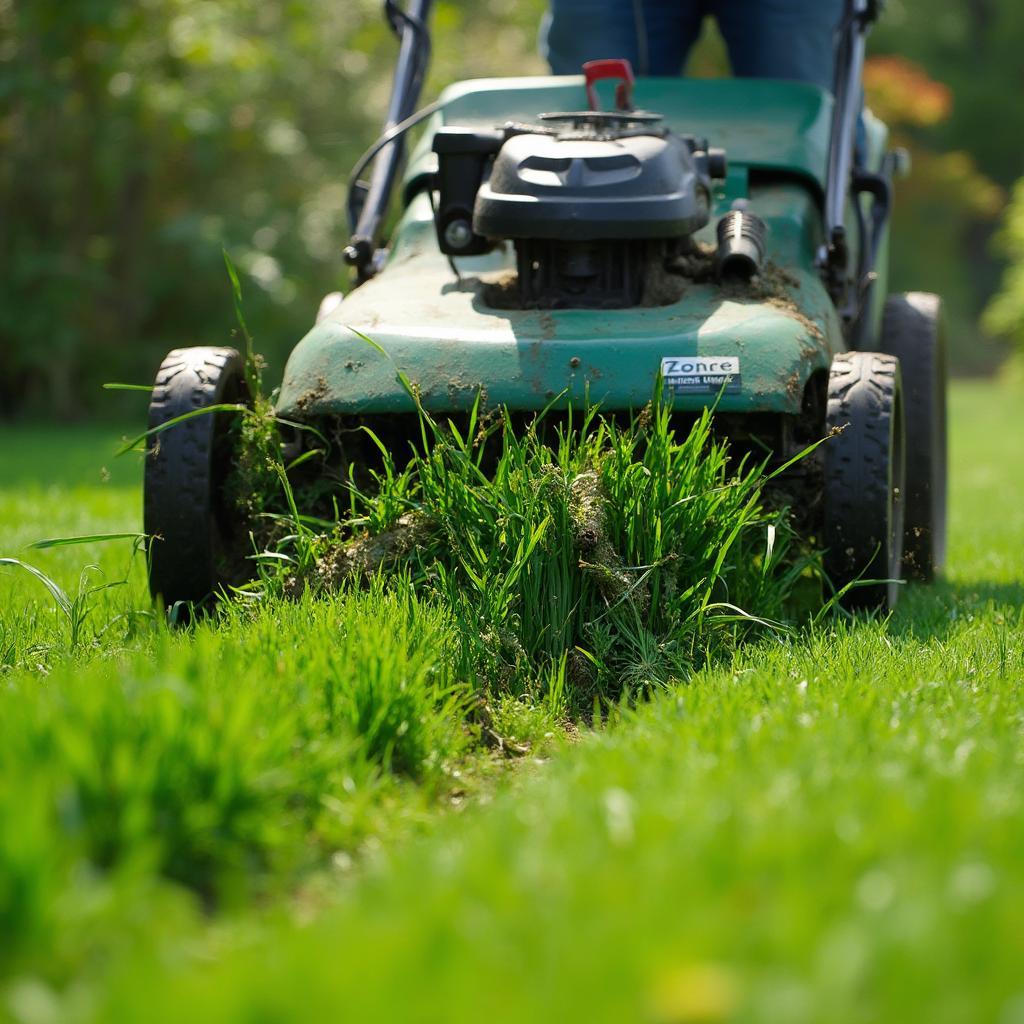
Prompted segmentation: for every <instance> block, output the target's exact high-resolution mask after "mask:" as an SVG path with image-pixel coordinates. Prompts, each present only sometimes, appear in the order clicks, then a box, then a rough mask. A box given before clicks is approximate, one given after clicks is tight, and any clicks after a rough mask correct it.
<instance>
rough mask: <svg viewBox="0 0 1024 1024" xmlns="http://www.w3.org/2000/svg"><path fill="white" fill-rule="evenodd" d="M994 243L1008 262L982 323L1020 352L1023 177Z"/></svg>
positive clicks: (1023, 334) (1023, 332) (1023, 339)
mask: <svg viewBox="0 0 1024 1024" xmlns="http://www.w3.org/2000/svg"><path fill="white" fill-rule="evenodd" d="M996 245H997V248H998V251H1000V252H1001V253H1002V254H1003V255H1004V256H1005V257H1006V258H1007V259H1008V260H1009V261H1010V265H1009V267H1008V268H1007V270H1006V273H1005V274H1004V275H1003V282H1002V287H1001V288H1000V290H999V292H998V293H997V294H996V296H995V297H994V298H993V299H992V301H991V303H989V306H988V308H987V309H986V310H985V326H986V327H987V328H988V329H989V330H990V331H992V332H993V333H994V334H1004V335H1006V336H1007V337H1009V338H1011V339H1012V340H1013V341H1014V342H1015V343H1016V344H1017V347H1018V349H1019V351H1020V352H1021V353H1024V178H1021V179H1020V181H1018V182H1017V187H1016V188H1015V189H1014V191H1013V199H1012V201H1011V203H1010V205H1009V206H1008V207H1007V209H1006V220H1005V222H1004V225H1003V228H1002V230H1001V231H1000V232H999V234H998V235H997V236H996Z"/></svg>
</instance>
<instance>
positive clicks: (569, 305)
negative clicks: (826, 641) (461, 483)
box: [146, 0, 945, 607]
mask: <svg viewBox="0 0 1024 1024" xmlns="http://www.w3.org/2000/svg"><path fill="white" fill-rule="evenodd" d="M878 7H879V5H878V4H877V3H876V2H873V0H846V10H845V17H844V19H843V22H842V29H841V31H840V33H839V34H838V44H837V75H836V89H835V95H834V96H833V94H831V93H828V92H826V91H824V90H822V89H820V88H818V87H816V86H812V85H807V84H801V83H793V82H779V81H754V80H715V81H695V80H684V79H664V78H660V79H659V78H648V79H640V80H639V81H634V80H633V76H632V72H631V69H630V68H629V66H628V64H626V62H624V61H613V60H607V61H595V62H591V63H590V64H588V65H586V66H585V68H584V72H585V74H584V75H582V76H569V77H558V78H550V77H548V78H509V79H486V80H481V81H473V82H463V83H458V84H456V85H453V86H451V87H450V88H448V89H447V90H445V92H444V93H443V94H442V96H441V97H440V99H439V100H438V101H436V102H435V103H434V104H431V105H430V106H429V107H427V108H425V109H424V110H423V111H420V112H418V113H414V112H413V111H414V108H415V104H416V101H417V98H418V92H419V86H420V83H421V82H422V79H423V74H424V71H425V66H426V65H425V62H426V53H427V50H426V34H425V26H426V24H427V20H428V15H429V9H430V0H410V3H409V7H408V11H407V12H402V11H401V10H400V9H399V8H398V7H397V5H396V4H394V3H390V4H389V5H388V10H389V12H390V16H391V23H392V25H393V26H394V27H395V30H396V33H397V34H398V35H399V37H400V39H401V50H400V55H399V62H398V67H397V71H396V77H395V85H394V89H393V93H392V100H391V105H390V108H389V111H388V119H387V124H386V127H385V132H384V134H383V135H382V136H381V138H380V139H379V140H378V142H377V143H376V144H375V146H374V147H372V148H371V150H370V151H368V153H367V155H366V156H365V157H364V159H363V160H361V161H360V163H359V165H358V166H357V168H356V171H355V172H354V174H353V182H354V184H353V185H352V186H351V189H350V201H349V215H350V219H351V222H352V227H353V234H352V239H351V242H350V244H349V246H348V248H347V249H346V250H345V258H346V262H348V263H349V264H350V265H351V266H352V267H353V268H354V269H355V272H356V281H355V284H356V285H357V287H354V288H353V289H352V290H351V291H350V292H349V294H348V295H347V296H345V297H344V298H341V297H340V296H336V297H335V298H333V299H331V301H325V304H324V306H323V307H322V308H321V314H320V315H319V317H318V322H317V323H316V324H315V326H314V327H313V328H312V329H311V330H310V332H309V333H308V334H307V335H306V336H305V337H304V338H303V339H302V340H301V341H300V342H299V343H298V345H297V346H296V348H295V349H294V351H293V353H292V355H291V357H290V359H289V360H288V363H287V366H286V368H285V373H284V381H283V385H282V387H281V390H280V393H279V396H278V398H277V401H276V407H275V408H276V412H277V413H278V415H279V416H280V417H281V418H282V419H284V420H292V421H296V420H297V421H303V422H308V423H313V424H321V425H324V424H333V425H334V426H335V427H338V428H340V430H341V433H343V434H346V436H348V437H355V436H357V435H358V436H363V435H359V432H358V431H357V430H355V431H354V430H353V428H358V427H359V426H360V425H370V426H372V427H373V428H374V430H375V432H376V433H377V434H378V436H380V437H383V438H388V439H389V440H390V441H392V442H393V443H394V444H395V445H397V446H398V447H401V446H402V443H403V438H406V437H407V436H408V435H409V434H411V433H412V431H411V430H409V429H408V427H407V426H403V424H406V425H408V424H413V423H414V422H415V416H414V415H411V414H415V412H416V409H417V403H419V404H420V405H422V407H423V408H425V409H426V410H428V411H430V412H431V413H452V414H458V413H462V412H465V411H466V410H468V409H469V408H471V407H472V406H473V404H474V402H476V401H477V400H478V398H480V397H482V398H483V400H484V403H485V404H486V406H487V407H489V408H497V407H506V408H508V409H510V410H512V411H514V412H519V413H524V414H530V413H532V412H535V411H537V410H541V409H544V408H552V409H555V410H558V409H562V408H566V407H570V406H571V407H573V408H579V407H581V406H583V405H586V404H593V403H599V404H600V407H601V409H602V410H603V411H605V412H608V413H612V414H614V413H619V412H628V411H630V410H638V409H640V408H642V407H643V406H644V405H645V404H646V403H647V402H648V401H650V399H651V397H652V395H653V394H655V391H656V388H658V387H659V386H660V387H663V388H665V390H666V392H667V393H668V394H669V395H670V396H671V398H672V402H673V410H674V411H675V412H676V413H679V414H681V415H684V416H685V415H692V414H693V413H695V412H698V411H700V410H701V409H704V408H706V407H708V406H709V405H711V404H715V407H716V415H717V420H718V423H719V425H720V428H721V429H723V430H725V432H726V433H728V434H729V436H730V437H732V438H734V439H735V440H737V441H738V442H742V443H749V442H751V441H753V442H754V444H755V445H756V446H757V448H758V450H760V451H764V450H768V451H770V452H772V453H773V458H774V459H775V461H776V463H777V464H781V463H783V462H785V461H787V460H789V459H790V458H791V457H792V455H793V454H795V453H796V452H797V451H799V449H800V448H801V447H802V446H803V445H806V444H807V443H808V442H809V441H812V440H814V439H816V438H819V437H822V436H824V435H826V434H828V433H831V434H833V435H835V436H833V437H830V439H829V441H828V442H827V444H826V445H824V446H823V451H822V452H819V453H818V455H817V456H815V458H813V459H810V460H805V462H804V463H803V464H802V465H801V466H800V467H797V469H795V470H794V472H795V473H803V475H804V476H803V484H802V485H801V487H798V488H797V489H796V490H797V493H801V494H802V495H803V497H802V498H801V501H802V503H803V504H804V505H805V506H806V507H805V508H801V509H799V510H798V511H799V512H800V513H801V514H802V521H803V522H804V523H805V524H807V526H808V529H809V530H810V532H811V534H812V536H813V537H814V538H816V539H817V540H818V541H819V542H820V543H821V544H822V546H823V547H824V548H825V566H826V569H827V571H828V573H829V575H830V576H831V578H832V580H833V582H834V583H835V585H836V586H837V588H846V587H848V586H850V585H851V584H854V583H856V582H857V581H863V580H869V581H870V580H873V581H874V582H869V583H867V584H866V585H862V586H857V587H854V588H852V589H849V590H848V591H844V596H843V601H844V603H845V604H846V605H847V606H849V607H863V606H868V607H878V606H891V605H892V604H893V602H894V601H895V598H896V594H897V593H898V589H897V588H898V584H899V581H900V577H901V576H904V577H908V578H914V577H916V578H921V579H928V578H930V577H931V576H932V575H933V573H934V572H935V571H936V570H937V569H938V568H939V566H940V565H941V560H942V554H943V549H944V534H945V376H944V374H945V363H944V356H943V347H942V338H941V334H940V332H939V326H938V302H937V300H935V299H934V297H929V296H924V295H910V296H892V297H889V298H888V299H884V297H885V294H886V276H887V245H888V214H889V209H890V203H891V179H892V177H893V174H894V173H895V172H896V171H897V170H898V169H899V165H900V159H899V157H898V155H897V154H894V153H889V152H887V151H886V141H887V133H886V129H885V127H884V125H882V124H881V123H880V122H879V121H877V119H875V118H873V117H872V116H871V115H870V113H868V112H864V113H863V114H862V113H861V109H860V103H861V77H862V66H863V57H864V39H865V36H866V34H867V32H868V30H869V28H870V25H871V23H872V21H873V20H874V18H875V17H876V16H877V14H878ZM604 78H614V79H617V80H618V87H617V89H616V90H615V106H614V108H613V109H611V110H602V109H600V104H599V99H598V92H599V89H600V88H602V86H601V85H600V80H601V79H604ZM559 111H561V112H564V113H551V112H559ZM421 123H425V131H424V132H423V135H422V138H421V140H420V143H419V145H418V147H417V148H416V150H415V151H414V152H413V154H412V156H411V158H410V159H409V161H408V166H407V167H406V168H405V172H404V179H403V180H401V182H400V175H401V171H402V168H403V166H404V164H405V159H404V157H405V149H404V138H405V133H406V132H407V131H408V129H410V128H411V127H413V126H415V125H417V124H421ZM722 150H724V153H723V152H722ZM371 163H372V174H371V176H370V180H369V182H368V184H366V185H364V184H362V183H360V182H359V181H358V177H359V174H360V173H361V172H362V171H363V170H365V169H366V167H368V166H369V165H370V164H371ZM399 185H400V186H401V187H400V194H401V207H402V208H401V210H400V213H399V216H398V220H397V225H396V227H395V228H394V230H393V232H392V234H391V237H390V239H388V240H386V241H384V240H383V225H384V223H385V219H386V214H387V211H388V206H389V198H390V196H391V194H392V192H394V191H396V190H397V189H398V188H399ZM737 269H738V270H739V273H736V272H735V271H736V270H737ZM329 298H330V297H329ZM883 300H884V302H883ZM189 353H191V355H189ZM239 374H240V371H239V366H238V361H237V355H236V354H233V353H232V352H231V350H209V349H191V350H180V351H176V352H175V353H172V355H171V356H170V357H168V360H167V361H166V362H165V365H164V367H163V368H162V369H161V374H160V376H159V377H158V384H157V389H156V392H155V394H154V401H153V406H152V407H151V420H150V422H151V425H152V426H159V425H160V424H162V423H166V422H168V421H169V419H170V418H172V417H173V416H175V415H178V414H180V413H181V412H185V411H189V410H192V409H195V408H198V407H201V406H203V405H212V404H214V403H215V402H216V401H219V400H220V396H222V395H223V394H228V393H238V392H239V391H244V387H243V385H242V383H241V382H240V379H239ZM410 391H411V392H412V393H410ZM204 420H205V421H208V422H203V421H204ZM218 424H221V426H218ZM222 424H223V419H222V417H220V416H210V417H200V418H197V419H191V420H188V421H187V422H183V423H181V424H180V425H178V426H176V427H175V428H174V429H173V430H170V431H167V432H165V433H164V434H162V435H161V441H160V443H159V444H158V445H157V444H154V445H153V446H152V447H151V451H150V457H149V459H147V478H146V528H147V532H150V533H152V534H153V535H154V536H155V538H156V539H155V540H154V545H153V565H152V569H151V574H150V580H151V588H152V590H153V593H154V595H159V596H162V597H163V598H164V600H165V601H167V602H170V601H172V600H189V601H194V600H200V599H203V598H204V597H205V596H206V595H207V594H209V593H210V592H211V591H212V590H214V589H215V588H216V586H217V585H218V583H222V582H223V581H224V575H223V573H222V572H221V571H220V569H219V568H218V566H219V562H218V558H219V557H220V556H221V555H222V554H223V551H224V550H225V548H226V547H227V546H228V540H227V538H229V537H230V535H231V533H232V529H233V528H234V529H236V531H237V526H238V524H236V523H233V522H232V521H231V516H232V513H231V510H230V508H227V507H225V505H224V502H223V498H222V497H219V495H220V494H221V492H222V490H223V488H222V487H221V484H222V482H223V473H224V459H225V455H224V441H223V426H222ZM403 431H406V433H403ZM303 440H304V436H303V435H301V434H300V435H299V437H298V438H297V439H296V443H297V444H298V445H300V446H301V444H302V443H303ZM343 454H344V455H345V457H346V458H350V455H351V453H348V452H346V453H343ZM357 458H358V453H357ZM227 459H228V462H230V455H229V456H227ZM801 488H802V489H801Z"/></svg>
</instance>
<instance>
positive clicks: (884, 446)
mask: <svg viewBox="0 0 1024 1024" xmlns="http://www.w3.org/2000/svg"><path fill="white" fill-rule="evenodd" d="M826 423H827V426H828V429H829V432H830V434H831V435H832V436H830V437H829V439H828V440H827V441H826V442H825V446H824V447H825V493H824V505H825V523H824V542H825V572H826V574H827V575H828V578H829V580H830V581H831V583H832V585H833V586H834V587H835V588H836V590H837V592H841V593H842V597H841V598H840V603H841V604H842V605H843V607H845V608H847V609H848V610H851V611H852V610H857V609H878V608H881V609H886V608H892V607H893V606H894V605H895V604H896V599H897V596H898V594H899V580H900V579H901V570H902V561H903V531H904V479H905V468H904V429H903V395H902V382H901V379H900V365H899V360H898V359H896V358H894V357H893V356H890V355H882V354H880V353H876V352H844V353H841V354H840V355H837V356H836V357H835V359H833V361H832V368H831V372H830V373H829V381H828V411H827V417H826ZM861 580H863V581H864V582H859V581H861ZM847 587H848V588H849V589H844V588H847Z"/></svg>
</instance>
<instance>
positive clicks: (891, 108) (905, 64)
mask: <svg viewBox="0 0 1024 1024" xmlns="http://www.w3.org/2000/svg"><path fill="white" fill-rule="evenodd" d="M864 91H865V93H866V94H867V102H868V106H869V107H870V108H871V110H872V111H873V112H874V113H875V114H877V115H878V116H879V117H880V118H881V119H882V120H883V121H885V122H887V123H888V124H889V125H897V124H907V125H910V124H913V125H933V124H938V123H939V122H940V121H944V120H945V119H946V118H947V117H949V115H950V112H951V111H952V109H953V94H952V93H951V92H950V91H949V88H948V87H947V86H945V85H943V84H942V82H936V81H935V79H934V78H930V77H929V76H928V73H927V72H926V71H925V70H924V69H923V68H922V67H921V66H920V65H919V64H915V63H914V62H913V61H910V60H906V59H905V58H904V57H894V56H885V57H872V58H871V59H870V60H868V61H867V62H866V64H865V65H864Z"/></svg>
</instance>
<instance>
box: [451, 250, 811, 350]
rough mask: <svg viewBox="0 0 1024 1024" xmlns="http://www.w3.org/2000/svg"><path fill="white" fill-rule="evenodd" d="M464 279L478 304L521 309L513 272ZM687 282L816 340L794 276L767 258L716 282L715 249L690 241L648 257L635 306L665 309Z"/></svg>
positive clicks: (684, 291) (679, 293)
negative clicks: (768, 311) (668, 253)
mask: <svg viewBox="0 0 1024 1024" xmlns="http://www.w3.org/2000/svg"><path fill="white" fill-rule="evenodd" d="M464 280H465V281H466V282H467V283H469V284H471V285H472V286H473V287H474V288H475V289H476V290H478V292H479V294H480V298H481V299H482V301H483V303H484V304H485V305H487V306H489V307H490V308H492V309H507V310H521V309H522V308H523V305H522V298H521V296H520V294H519V276H518V274H517V273H516V271H515V270H498V271H493V272H491V273H487V274H481V275H480V276H479V277H478V278H465V279H464ZM692 284H704V285H712V286H713V287H715V288H717V289H718V290H719V291H720V292H721V295H722V298H724V299H731V300H733V301H738V302H744V301H746V302H764V303H766V304H767V305H769V306H773V307H774V308H776V309H778V310H780V311H781V312H783V313H785V314H786V315H787V316H791V317H793V318H794V319H795V320H798V321H799V322H800V324H801V325H802V326H803V327H804V329H805V330H806V331H807V332H808V333H809V334H810V335H811V336H812V337H814V338H821V327H820V326H819V325H818V324H817V323H816V322H815V321H814V320H812V319H811V318H810V317H808V316H807V315H806V314H805V313H804V311H803V310H802V309H801V308H800V305H799V303H798V302H797V301H796V300H795V299H794V298H793V294H792V293H793V290H794V289H797V288H799V287H800V281H799V279H798V278H797V277H796V276H794V275H793V274H791V273H790V272H789V271H788V270H786V269H785V268H784V267H781V266H779V265H778V264H777V263H775V262H774V261H772V260H768V261H767V262H766V263H765V264H764V266H763V267H762V268H761V271H760V273H758V274H755V275H754V276H753V277H751V278H750V279H749V280H729V281H720V280H719V279H718V269H717V263H716V249H715V247H714V246H713V245H709V244H708V243H705V242H694V243H693V246H692V247H691V249H690V251H689V252H684V253H680V254H678V255H676V256H673V257H672V258H671V259H669V260H663V259H652V260H651V261H650V263H649V265H648V266H647V268H646V271H645V275H644V288H643V296H642V298H641V300H640V306H641V307H643V308H645V309H650V308H653V307H657V306H670V305H672V304H673V303H676V302H679V300H680V299H682V297H683V295H684V294H685V293H686V289H687V287H689V286H690V285H692Z"/></svg>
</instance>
